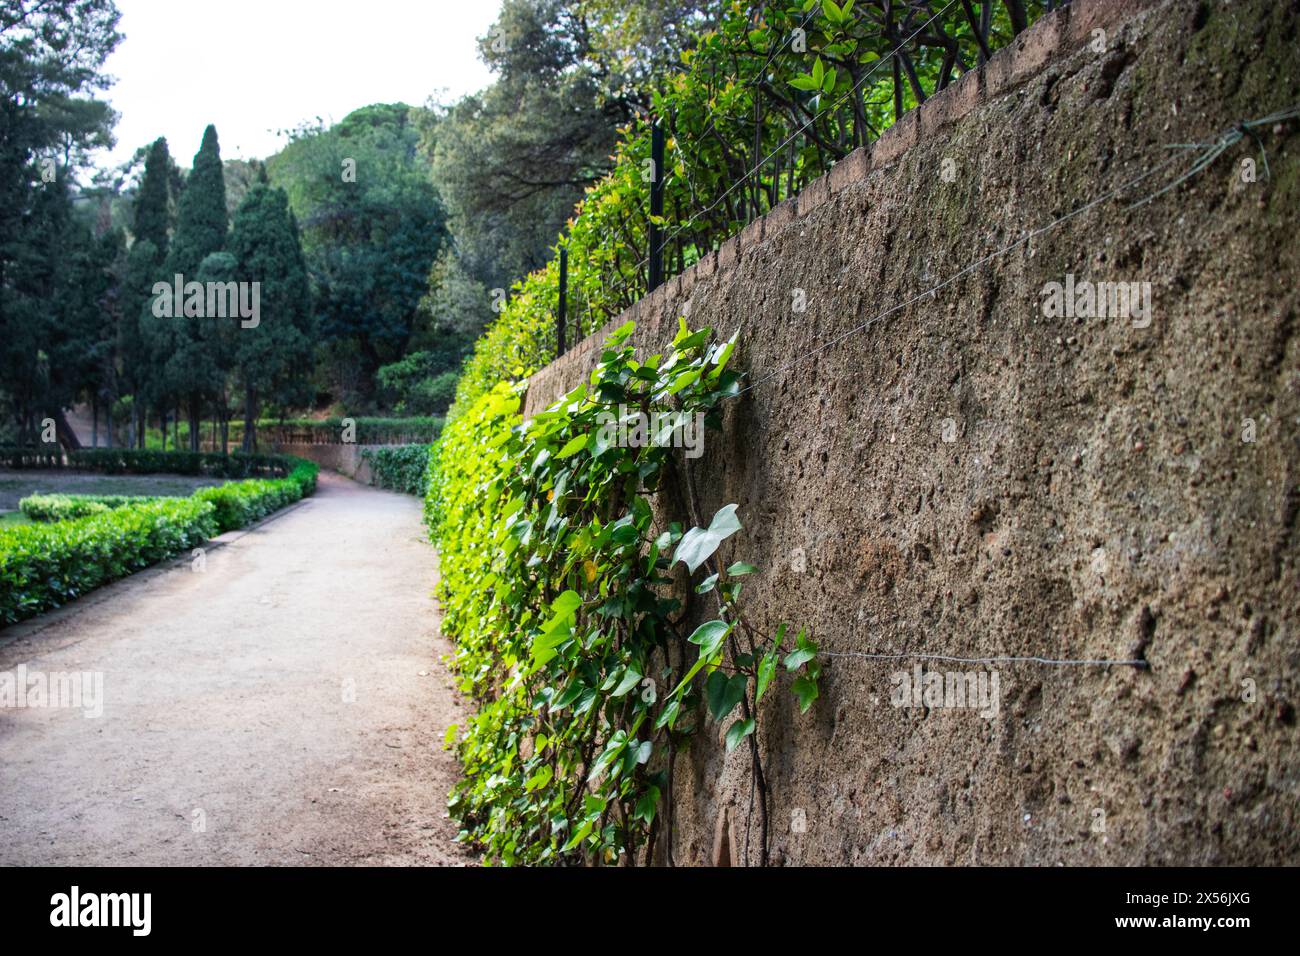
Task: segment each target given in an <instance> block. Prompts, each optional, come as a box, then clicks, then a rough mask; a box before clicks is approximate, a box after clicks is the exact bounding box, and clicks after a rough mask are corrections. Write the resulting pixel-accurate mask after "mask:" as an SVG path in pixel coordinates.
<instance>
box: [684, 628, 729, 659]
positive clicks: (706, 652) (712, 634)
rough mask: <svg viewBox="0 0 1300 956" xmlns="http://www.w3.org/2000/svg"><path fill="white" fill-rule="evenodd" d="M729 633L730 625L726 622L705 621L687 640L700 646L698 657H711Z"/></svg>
mask: <svg viewBox="0 0 1300 956" xmlns="http://www.w3.org/2000/svg"><path fill="white" fill-rule="evenodd" d="M730 633H731V625H730V624H728V623H727V622H726V621H707V622H705V623H704V624H701V625H700V626H699V627H697V628H696V629H695V630H694V632H692V634H691V636H690V637H688V638H687V639H686V640H688V641H689V642H690V643H692V644H698V645H700V657H712V656H713V655H714V654H716V653H718V650H719V648H721V647H722V642H723V641H725V640H726V639H727V635H728V634H730Z"/></svg>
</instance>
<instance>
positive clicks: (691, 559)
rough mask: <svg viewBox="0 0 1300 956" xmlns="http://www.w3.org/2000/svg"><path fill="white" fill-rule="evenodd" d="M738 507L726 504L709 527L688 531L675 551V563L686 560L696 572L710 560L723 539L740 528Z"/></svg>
mask: <svg viewBox="0 0 1300 956" xmlns="http://www.w3.org/2000/svg"><path fill="white" fill-rule="evenodd" d="M736 507H737V506H736V505H725V506H724V507H722V508H721V509H719V511H718V513H717V514H715V515H714V516H713V520H712V521H711V522H709V527H708V528H707V529H706V528H692V529H691V530H690V531H688V532H686V534H685V535H683V536H682V540H681V543H680V544H678V545H677V550H676V551H675V552H674V553H673V563H674V564H676V563H677V562H678V561H683V562H685V564H686V569H687V570H688V571H690V572H691V573H692V574H694V573H695V569H696V568H698V567H699V566H700V565H701V564H703V563H704V562H705V561H707V560H709V558H711V557H712V556H713V552H715V551H717V550H718V546H719V545H720V544H722V542H723V541H725V540H726V539H727V538H729V537H731V536H732V535H733V534H735V533H736V532H737V531H739V530H740V521H739V519H737V518H736Z"/></svg>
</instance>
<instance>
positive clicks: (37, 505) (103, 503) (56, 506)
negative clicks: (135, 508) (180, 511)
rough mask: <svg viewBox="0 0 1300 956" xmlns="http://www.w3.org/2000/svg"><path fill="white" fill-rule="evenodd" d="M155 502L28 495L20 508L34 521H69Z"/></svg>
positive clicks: (133, 497)
mask: <svg viewBox="0 0 1300 956" xmlns="http://www.w3.org/2000/svg"><path fill="white" fill-rule="evenodd" d="M155 500H157V499H156V498H155V497H151V496H147V495H28V496H27V497H26V498H24V499H23V500H22V501H20V502H18V507H19V509H20V510H21V511H22V513H23V514H25V515H27V517H29V518H31V519H32V520H33V521H68V520H70V519H72V518H84V517H85V516H86V515H93V514H100V513H101V512H104V511H112V510H113V509H115V508H121V507H124V506H125V505H141V504H145V503H146V502H149V501H155Z"/></svg>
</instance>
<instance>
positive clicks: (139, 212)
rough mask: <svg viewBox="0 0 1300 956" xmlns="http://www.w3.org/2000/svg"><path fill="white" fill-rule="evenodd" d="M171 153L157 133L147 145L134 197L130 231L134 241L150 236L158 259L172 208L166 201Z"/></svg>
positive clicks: (164, 249)
mask: <svg viewBox="0 0 1300 956" xmlns="http://www.w3.org/2000/svg"><path fill="white" fill-rule="evenodd" d="M171 164H172V158H171V154H170V153H169V152H168V151H167V140H166V138H165V137H162V136H159V137H158V138H157V139H156V140H154V141H153V144H152V145H150V147H149V152H148V153H147V154H146V156H145V160H144V175H143V176H142V177H141V179H140V191H139V192H138V193H137V194H136V197H135V224H134V226H133V228H132V232H133V233H134V234H135V241H136V242H141V241H143V240H146V239H147V240H149V241H150V242H152V243H153V245H154V248H155V249H156V250H157V256H158V259H159V262H161V261H162V259H163V258H165V257H166V255H167V243H168V235H167V233H168V227H169V226H170V225H171V208H170V204H169V202H168V200H169V198H170V194H171V190H170V189H169V188H168V179H169V177H170V175H171Z"/></svg>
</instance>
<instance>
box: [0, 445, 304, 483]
mask: <svg viewBox="0 0 1300 956" xmlns="http://www.w3.org/2000/svg"><path fill="white" fill-rule="evenodd" d="M300 463H302V459H300V458H294V457H292V456H290V455H244V454H239V453H235V454H230V455H222V454H220V453H213V452H187V451H153V450H140V449H134V448H82V449H79V450H77V451H70V452H67V453H66V454H63V453H59V452H49V451H44V450H39V449H37V450H33V449H27V448H0V465H2V466H4V467H6V468H69V469H72V470H76V471H95V472H100V473H102V474H107V475H150V474H171V475H207V476H210V477H213V478H248V477H254V476H260V477H273V478H276V477H284V476H285V475H288V474H289V473H290V472H291V471H292V470H293V469H294V468H296V467H297V466H298V465H299V464H300ZM307 464H310V462H308V463H307Z"/></svg>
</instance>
